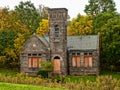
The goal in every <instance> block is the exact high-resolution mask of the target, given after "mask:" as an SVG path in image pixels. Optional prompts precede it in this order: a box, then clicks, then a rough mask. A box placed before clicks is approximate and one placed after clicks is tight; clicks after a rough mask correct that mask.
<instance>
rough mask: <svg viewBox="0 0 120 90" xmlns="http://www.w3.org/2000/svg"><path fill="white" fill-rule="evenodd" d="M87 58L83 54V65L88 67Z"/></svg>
mask: <svg viewBox="0 0 120 90" xmlns="http://www.w3.org/2000/svg"><path fill="white" fill-rule="evenodd" d="M88 60H89V59H88V57H87V56H85V57H84V66H85V67H88V65H89V64H88V63H89V61H88Z"/></svg>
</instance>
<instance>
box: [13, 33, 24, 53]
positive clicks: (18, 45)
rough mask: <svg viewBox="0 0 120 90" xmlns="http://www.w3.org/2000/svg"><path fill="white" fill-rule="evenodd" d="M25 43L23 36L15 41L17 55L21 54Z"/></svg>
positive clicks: (19, 35)
mask: <svg viewBox="0 0 120 90" xmlns="http://www.w3.org/2000/svg"><path fill="white" fill-rule="evenodd" d="M24 42H25V39H24V36H23V35H22V34H20V33H19V34H18V35H17V37H16V39H15V40H14V49H15V52H16V53H17V54H19V53H20V50H21V48H22V46H23V44H24Z"/></svg>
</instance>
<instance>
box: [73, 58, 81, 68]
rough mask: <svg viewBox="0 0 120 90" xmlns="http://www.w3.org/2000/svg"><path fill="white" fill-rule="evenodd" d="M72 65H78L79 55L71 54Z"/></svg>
mask: <svg viewBox="0 0 120 90" xmlns="http://www.w3.org/2000/svg"><path fill="white" fill-rule="evenodd" d="M72 66H73V67H80V56H73V57H72Z"/></svg>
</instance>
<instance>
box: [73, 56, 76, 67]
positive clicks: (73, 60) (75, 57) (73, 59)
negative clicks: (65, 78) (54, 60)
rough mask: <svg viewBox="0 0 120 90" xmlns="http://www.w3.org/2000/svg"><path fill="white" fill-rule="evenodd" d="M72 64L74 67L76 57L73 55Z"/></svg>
mask: <svg viewBox="0 0 120 90" xmlns="http://www.w3.org/2000/svg"><path fill="white" fill-rule="evenodd" d="M72 66H73V67H76V57H75V56H73V57H72Z"/></svg>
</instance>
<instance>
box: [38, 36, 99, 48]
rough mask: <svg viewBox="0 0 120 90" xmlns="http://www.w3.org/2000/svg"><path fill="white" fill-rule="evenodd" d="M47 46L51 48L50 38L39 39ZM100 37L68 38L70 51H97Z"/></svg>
mask: <svg viewBox="0 0 120 90" xmlns="http://www.w3.org/2000/svg"><path fill="white" fill-rule="evenodd" d="M39 38H40V39H41V41H43V43H44V44H45V45H46V46H49V37H39ZM98 40H99V35H82V36H67V48H68V50H96V49H97V48H98V44H99V43H98Z"/></svg>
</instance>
